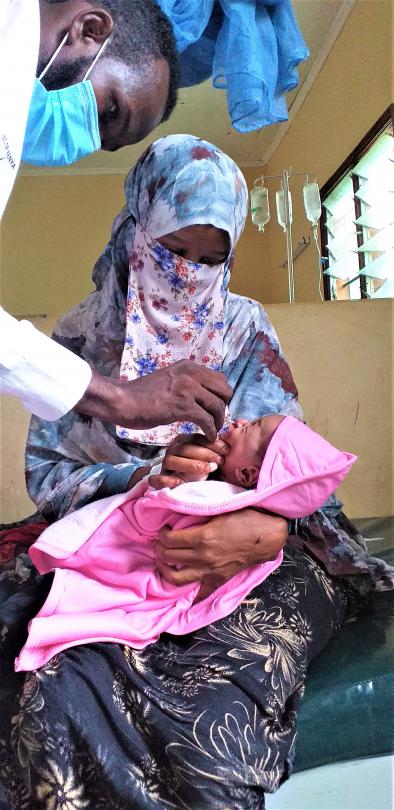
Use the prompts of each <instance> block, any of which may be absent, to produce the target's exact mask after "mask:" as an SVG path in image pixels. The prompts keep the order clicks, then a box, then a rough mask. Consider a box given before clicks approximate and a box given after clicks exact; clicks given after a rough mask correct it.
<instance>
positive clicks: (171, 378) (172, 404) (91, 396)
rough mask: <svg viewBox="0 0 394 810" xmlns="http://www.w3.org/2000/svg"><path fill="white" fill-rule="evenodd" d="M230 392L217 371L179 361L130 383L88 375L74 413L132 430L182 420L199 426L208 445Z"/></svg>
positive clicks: (221, 423) (220, 419)
mask: <svg viewBox="0 0 394 810" xmlns="http://www.w3.org/2000/svg"><path fill="white" fill-rule="evenodd" d="M231 394H232V390H231V388H230V386H229V385H227V383H226V380H225V377H224V375H223V374H222V373H221V372H219V371H212V370H211V369H208V368H205V367H204V366H199V365H196V364H195V363H192V362H191V361H190V360H179V361H178V362H177V363H173V364H172V365H171V366H167V367H166V368H161V369H159V370H158V371H155V372H153V374H147V375H146V376H145V377H138V379H136V380H131V381H130V382H120V381H118V380H113V379H111V378H109V377H101V376H100V374H97V372H95V371H93V374H92V379H91V382H90V384H89V386H88V388H87V390H86V392H85V394H84V396H83V397H82V399H81V400H80V401H79V402H78V403H77V405H76V406H75V410H77V411H80V412H81V413H86V414H89V415H90V416H97V417H98V418H99V419H102V420H103V421H104V422H112V423H114V424H118V425H122V426H124V427H133V428H135V429H137V430H141V429H144V430H146V429H149V428H152V427H156V425H168V424H170V423H171V422H176V421H177V420H185V419H187V420H188V421H191V422H195V423H196V424H197V425H199V427H200V428H201V429H202V430H203V432H204V433H205V435H206V437H207V439H208V440H209V441H211V442H213V441H215V439H216V434H217V432H218V430H220V428H221V427H222V425H223V421H224V409H225V405H226V403H227V402H228V401H229V399H230V397H231Z"/></svg>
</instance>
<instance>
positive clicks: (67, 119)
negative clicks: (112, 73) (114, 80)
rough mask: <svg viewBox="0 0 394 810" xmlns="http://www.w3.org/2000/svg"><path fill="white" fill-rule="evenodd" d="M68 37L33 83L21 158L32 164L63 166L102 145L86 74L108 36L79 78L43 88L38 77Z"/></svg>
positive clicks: (41, 76) (92, 95) (48, 65)
mask: <svg viewBox="0 0 394 810" xmlns="http://www.w3.org/2000/svg"><path fill="white" fill-rule="evenodd" d="M67 37H68V34H66V36H65V37H64V39H63V40H62V42H61V43H60V45H59V47H58V48H57V49H56V51H55V53H54V54H53V56H52V58H51V59H50V61H49V62H48V64H47V66H46V68H45V70H44V71H43V72H42V73H41V75H40V76H39V78H38V79H36V80H35V83H34V88H33V94H32V98H31V102H30V108H29V116H28V119H27V126H26V133H25V140H24V143H23V150H22V160H23V161H24V162H25V163H32V164H33V165H34V166H65V165H67V164H70V163H75V162H76V161H77V160H81V158H83V157H86V155H90V154H92V152H96V151H97V150H98V149H100V148H101V137H100V131H99V122H98V111H97V102H96V96H95V94H94V90H93V86H92V84H91V82H90V81H86V78H87V76H88V74H89V73H90V71H91V70H92V68H93V67H94V65H95V64H96V61H97V59H98V57H99V56H100V55H101V53H102V51H103V49H104V47H105V45H106V44H107V43H108V41H109V40H108V39H106V40H105V42H104V43H103V44H102V46H101V48H100V50H99V51H98V53H97V54H96V57H95V59H94V61H93V63H92V65H91V66H90V68H89V70H88V71H87V73H86V74H85V77H84V79H83V81H82V82H79V84H71V85H70V86H69V87H64V88H62V89H61V90H46V88H45V87H44V85H43V84H42V83H41V81H40V79H42V78H43V76H44V75H45V73H46V72H47V70H48V69H49V68H50V66H51V64H52V63H53V61H54V59H55V58H56V56H57V54H58V53H59V51H60V49H61V48H62V47H63V45H64V43H65V41H66V39H67Z"/></svg>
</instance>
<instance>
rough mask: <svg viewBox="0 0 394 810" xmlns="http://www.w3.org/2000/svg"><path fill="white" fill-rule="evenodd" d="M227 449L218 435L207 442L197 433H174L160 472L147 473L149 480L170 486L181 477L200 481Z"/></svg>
mask: <svg viewBox="0 0 394 810" xmlns="http://www.w3.org/2000/svg"><path fill="white" fill-rule="evenodd" d="M228 452H229V448H228V446H227V444H226V443H225V442H224V441H223V440H222V439H221V438H220V437H217V439H216V441H214V442H211V443H210V442H208V441H207V439H206V438H205V436H201V434H200V433H194V434H192V435H187V436H185V435H183V436H177V438H176V439H174V441H173V442H171V444H170V445H169V446H168V447H167V451H166V454H165V456H164V459H163V463H162V467H161V474H160V475H151V477H150V478H149V483H150V485H151V486H152V487H154V489H163V487H170V488H171V489H172V488H173V487H176V486H178V484H182V483H184V482H185V481H204V480H205V479H206V478H207V477H208V475H209V473H211V472H214V471H215V470H217V468H218V467H220V465H221V464H222V461H223V456H224V455H226V454H227V453H228Z"/></svg>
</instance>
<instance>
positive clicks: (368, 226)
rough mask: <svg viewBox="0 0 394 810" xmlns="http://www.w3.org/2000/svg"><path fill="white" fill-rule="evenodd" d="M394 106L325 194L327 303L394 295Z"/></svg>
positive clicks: (323, 225) (323, 233) (323, 223)
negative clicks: (329, 301) (328, 301)
mask: <svg viewBox="0 0 394 810" xmlns="http://www.w3.org/2000/svg"><path fill="white" fill-rule="evenodd" d="M393 107H394V105H392V106H391V108H389V109H388V110H386V112H385V113H384V114H383V115H382V116H381V118H380V119H379V121H377V122H376V124H375V126H374V127H372V129H371V130H370V131H369V132H368V133H367V135H366V136H365V138H363V140H362V141H361V143H360V144H359V145H358V146H357V147H356V149H355V150H354V151H353V152H352V154H351V155H349V157H348V158H347V160H346V161H345V162H344V163H343V164H342V165H341V166H340V167H339V169H338V171H337V172H335V174H334V175H333V177H332V178H331V179H330V180H329V181H328V182H327V183H326V184H325V186H323V188H322V189H321V198H322V208H323V215H322V219H321V244H322V254H323V277H324V296H325V299H326V300H333V299H341V300H354V299H357V298H390V297H393V296H394V155H393V119H392V115H393Z"/></svg>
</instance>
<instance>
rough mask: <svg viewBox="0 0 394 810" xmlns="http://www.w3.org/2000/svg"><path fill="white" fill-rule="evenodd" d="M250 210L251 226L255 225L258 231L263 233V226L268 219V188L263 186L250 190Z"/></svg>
mask: <svg viewBox="0 0 394 810" xmlns="http://www.w3.org/2000/svg"><path fill="white" fill-rule="evenodd" d="M250 208H251V214H252V222H253V225H257V227H258V229H259V231H264V226H265V225H266V224H267V222H269V219H270V206H269V200H268V188H264V187H263V186H255V187H254V188H252V191H251V192H250Z"/></svg>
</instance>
